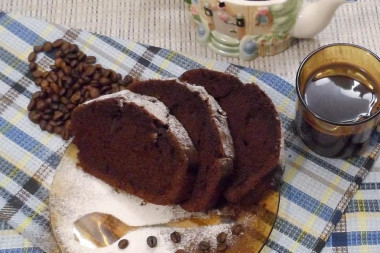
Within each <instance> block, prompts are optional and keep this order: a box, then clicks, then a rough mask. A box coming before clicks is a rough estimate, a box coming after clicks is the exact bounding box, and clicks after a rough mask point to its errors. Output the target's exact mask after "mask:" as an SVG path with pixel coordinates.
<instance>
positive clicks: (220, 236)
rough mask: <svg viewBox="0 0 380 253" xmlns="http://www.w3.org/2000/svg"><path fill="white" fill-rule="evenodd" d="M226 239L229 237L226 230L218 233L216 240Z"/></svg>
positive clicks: (222, 240) (223, 240)
mask: <svg viewBox="0 0 380 253" xmlns="http://www.w3.org/2000/svg"><path fill="white" fill-rule="evenodd" d="M226 239H227V234H226V233H224V232H221V233H219V234H218V235H217V237H216V240H217V241H218V242H225V241H226Z"/></svg>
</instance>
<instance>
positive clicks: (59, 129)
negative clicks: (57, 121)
mask: <svg viewBox="0 0 380 253" xmlns="http://www.w3.org/2000/svg"><path fill="white" fill-rule="evenodd" d="M62 129H63V128H62V127H61V126H57V127H55V128H54V133H55V134H61V132H62Z"/></svg>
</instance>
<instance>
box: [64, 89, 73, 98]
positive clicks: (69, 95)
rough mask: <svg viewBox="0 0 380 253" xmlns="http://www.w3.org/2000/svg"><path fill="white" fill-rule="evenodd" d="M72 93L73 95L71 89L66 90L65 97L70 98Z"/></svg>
mask: <svg viewBox="0 0 380 253" xmlns="http://www.w3.org/2000/svg"><path fill="white" fill-rule="evenodd" d="M73 93H74V91H73V89H66V94H65V95H66V97H68V98H69V97H71V95H73Z"/></svg>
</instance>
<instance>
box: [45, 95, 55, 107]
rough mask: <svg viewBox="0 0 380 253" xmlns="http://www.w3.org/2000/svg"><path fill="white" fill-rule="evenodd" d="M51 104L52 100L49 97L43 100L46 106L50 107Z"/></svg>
mask: <svg viewBox="0 0 380 253" xmlns="http://www.w3.org/2000/svg"><path fill="white" fill-rule="evenodd" d="M52 102H53V100H52V99H51V97H48V98H47V99H45V103H46V104H47V105H50V104H51V103H52Z"/></svg>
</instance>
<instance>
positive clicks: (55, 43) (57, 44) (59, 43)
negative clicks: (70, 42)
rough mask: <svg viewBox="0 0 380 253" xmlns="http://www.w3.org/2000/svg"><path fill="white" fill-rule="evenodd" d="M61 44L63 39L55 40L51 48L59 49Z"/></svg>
mask: <svg viewBox="0 0 380 253" xmlns="http://www.w3.org/2000/svg"><path fill="white" fill-rule="evenodd" d="M62 43H63V39H57V40H56V41H54V42H53V47H54V48H57V47H60V46H62Z"/></svg>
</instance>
